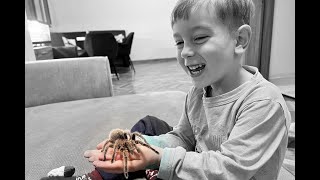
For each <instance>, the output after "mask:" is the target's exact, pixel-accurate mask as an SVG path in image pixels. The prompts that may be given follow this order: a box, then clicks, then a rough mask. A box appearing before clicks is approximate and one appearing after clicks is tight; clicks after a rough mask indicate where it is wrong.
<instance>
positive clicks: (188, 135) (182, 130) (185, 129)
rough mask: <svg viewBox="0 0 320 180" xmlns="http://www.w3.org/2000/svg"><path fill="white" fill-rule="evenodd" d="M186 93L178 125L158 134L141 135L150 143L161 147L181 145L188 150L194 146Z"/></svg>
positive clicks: (191, 149)
mask: <svg viewBox="0 0 320 180" xmlns="http://www.w3.org/2000/svg"><path fill="white" fill-rule="evenodd" d="M188 101H189V100H188V95H187V96H186V99H185V103H184V108H183V112H182V114H181V117H180V120H179V123H178V125H176V126H175V127H173V130H172V131H170V132H168V133H166V134H162V135H160V136H147V135H143V137H144V138H145V139H146V140H147V142H148V143H149V144H151V145H155V146H158V147H161V148H165V147H178V146H181V147H183V148H184V149H186V150H188V151H193V150H194V147H195V139H194V135H193V131H192V128H191V126H190V122H189V119H188V116H187V102H188Z"/></svg>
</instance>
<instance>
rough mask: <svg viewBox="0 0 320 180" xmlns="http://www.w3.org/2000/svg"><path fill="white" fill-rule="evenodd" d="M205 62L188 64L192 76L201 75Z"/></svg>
mask: <svg viewBox="0 0 320 180" xmlns="http://www.w3.org/2000/svg"><path fill="white" fill-rule="evenodd" d="M205 66H206V65H205V64H195V65H190V66H187V67H188V69H189V72H190V74H191V76H194V77H195V76H199V75H200V74H201V72H202V70H203V69H204V68H205Z"/></svg>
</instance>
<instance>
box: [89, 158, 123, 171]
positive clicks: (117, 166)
mask: <svg viewBox="0 0 320 180" xmlns="http://www.w3.org/2000/svg"><path fill="white" fill-rule="evenodd" d="M92 164H93V165H94V166H95V167H96V168H100V169H103V171H105V172H108V173H123V164H122V161H121V160H116V161H114V162H113V163H111V161H94V162H93V163H92Z"/></svg>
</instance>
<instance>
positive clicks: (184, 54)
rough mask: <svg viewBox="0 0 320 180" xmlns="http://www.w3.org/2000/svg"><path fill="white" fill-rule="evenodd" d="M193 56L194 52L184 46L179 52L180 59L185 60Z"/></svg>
mask: <svg viewBox="0 0 320 180" xmlns="http://www.w3.org/2000/svg"><path fill="white" fill-rule="evenodd" d="M192 56H194V51H193V50H192V48H191V47H190V46H186V45H185V46H184V47H183V49H182V51H181V57H182V58H184V59H186V58H189V57H192Z"/></svg>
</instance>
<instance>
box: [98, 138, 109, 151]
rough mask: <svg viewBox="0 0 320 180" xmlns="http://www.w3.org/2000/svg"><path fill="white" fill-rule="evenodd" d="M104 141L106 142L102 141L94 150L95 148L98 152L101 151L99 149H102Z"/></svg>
mask: <svg viewBox="0 0 320 180" xmlns="http://www.w3.org/2000/svg"><path fill="white" fill-rule="evenodd" d="M106 141H107V139H106V140H104V141H102V142H101V143H99V144H98V145H97V147H96V148H97V149H98V150H101V149H102V148H103V145H104V143H105V142H106Z"/></svg>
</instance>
